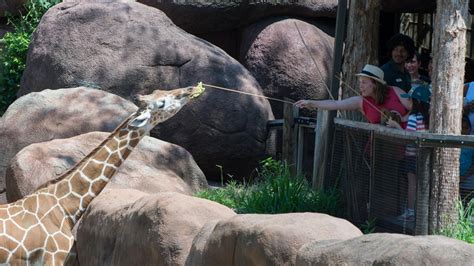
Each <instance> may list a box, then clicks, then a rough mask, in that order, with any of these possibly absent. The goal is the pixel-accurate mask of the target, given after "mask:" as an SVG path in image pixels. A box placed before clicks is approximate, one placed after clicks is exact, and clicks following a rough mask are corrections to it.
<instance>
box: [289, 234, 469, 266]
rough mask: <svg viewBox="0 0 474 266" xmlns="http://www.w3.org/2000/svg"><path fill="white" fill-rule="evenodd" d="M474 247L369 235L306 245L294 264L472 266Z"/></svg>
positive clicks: (422, 238) (424, 238) (444, 239)
mask: <svg viewBox="0 0 474 266" xmlns="http://www.w3.org/2000/svg"><path fill="white" fill-rule="evenodd" d="M473 262H474V245H471V244H467V243H465V242H462V241H460V240H456V239H452V238H447V237H444V236H416V237H414V236H407V235H399V234H386V233H377V234H368V235H364V236H361V237H357V238H353V239H349V240H345V241H330V242H318V241H315V242H313V243H308V244H306V245H304V246H303V247H302V248H301V249H300V251H299V252H298V257H297V259H296V265H298V266H307V265H308V266H309V265H339V264H341V263H343V264H345V265H473Z"/></svg>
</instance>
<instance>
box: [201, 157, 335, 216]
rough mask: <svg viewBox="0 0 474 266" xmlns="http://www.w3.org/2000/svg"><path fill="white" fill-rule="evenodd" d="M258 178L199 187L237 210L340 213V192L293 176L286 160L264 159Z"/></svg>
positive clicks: (242, 211)
mask: <svg viewBox="0 0 474 266" xmlns="http://www.w3.org/2000/svg"><path fill="white" fill-rule="evenodd" d="M257 173H258V174H257V178H256V179H255V181H254V182H252V183H249V184H239V183H237V182H236V181H231V182H229V183H228V184H227V185H226V186H224V187H223V188H217V189H207V190H202V191H199V192H198V193H197V194H196V195H197V196H198V197H201V198H205V199H209V200H212V201H216V202H218V203H220V204H223V205H226V206H227V207H229V208H232V209H234V210H235V211H236V212H237V213H270V214H274V213H289V212H320V213H328V214H331V215H336V214H337V213H338V211H339V209H340V193H339V191H337V190H335V189H330V190H326V191H322V190H320V191H315V190H313V189H312V188H311V186H310V184H309V183H308V182H307V181H306V179H304V178H303V177H293V176H291V174H290V170H289V167H288V165H287V164H286V163H283V162H278V161H275V160H273V159H271V158H269V159H266V160H264V161H262V162H261V164H260V167H259V169H258V171H257Z"/></svg>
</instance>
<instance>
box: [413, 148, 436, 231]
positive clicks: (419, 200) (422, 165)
mask: <svg viewBox="0 0 474 266" xmlns="http://www.w3.org/2000/svg"><path fill="white" fill-rule="evenodd" d="M431 151H432V149H431V148H419V150H418V158H417V169H418V176H417V182H416V213H415V214H416V222H415V235H427V234H428V228H429V209H430V176H431V175H430V172H431Z"/></svg>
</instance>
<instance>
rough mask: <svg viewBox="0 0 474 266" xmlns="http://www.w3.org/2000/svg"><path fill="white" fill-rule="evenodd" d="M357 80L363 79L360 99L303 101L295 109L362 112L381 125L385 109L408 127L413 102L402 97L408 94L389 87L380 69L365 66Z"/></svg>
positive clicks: (373, 122)
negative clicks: (396, 114)
mask: <svg viewBox="0 0 474 266" xmlns="http://www.w3.org/2000/svg"><path fill="white" fill-rule="evenodd" d="M356 76H358V77H359V90H360V96H353V97H350V98H347V99H343V100H299V101H297V102H296V103H295V105H296V106H297V107H299V108H307V109H325V110H359V111H360V112H361V113H362V114H363V115H364V116H365V118H367V120H368V122H369V123H372V124H378V123H380V120H381V113H382V110H383V109H386V110H388V111H390V112H394V113H398V114H400V116H401V121H402V127H403V128H405V127H406V121H407V119H408V114H409V111H410V110H411V101H410V99H407V98H402V97H400V95H401V94H403V93H405V92H404V91H403V90H402V89H400V88H398V87H390V86H387V85H386V82H385V80H384V72H383V71H382V69H380V68H379V67H377V66H374V65H369V64H367V65H365V66H364V69H362V71H361V72H360V73H358V74H356Z"/></svg>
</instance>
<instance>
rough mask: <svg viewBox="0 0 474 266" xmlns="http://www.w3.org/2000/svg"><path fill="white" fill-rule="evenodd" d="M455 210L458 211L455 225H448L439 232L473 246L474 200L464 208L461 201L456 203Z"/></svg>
mask: <svg viewBox="0 0 474 266" xmlns="http://www.w3.org/2000/svg"><path fill="white" fill-rule="evenodd" d="M456 209H457V211H458V221H457V223H453V224H450V225H448V226H447V227H446V228H444V229H442V230H441V232H440V234H441V235H444V236H447V237H451V238H456V239H459V240H462V241H465V242H467V243H471V244H474V224H473V219H474V199H473V200H471V201H470V202H469V203H467V204H466V206H464V205H463V203H462V201H460V200H459V201H457V202H456Z"/></svg>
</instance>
